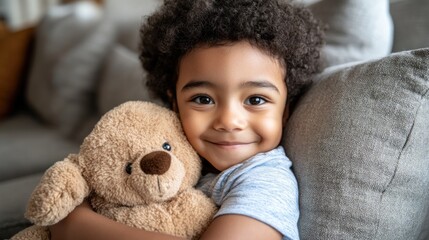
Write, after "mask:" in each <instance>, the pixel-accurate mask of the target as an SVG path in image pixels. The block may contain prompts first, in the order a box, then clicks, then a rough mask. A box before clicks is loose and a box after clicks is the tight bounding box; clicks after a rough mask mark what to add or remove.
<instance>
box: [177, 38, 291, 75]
mask: <svg viewBox="0 0 429 240" xmlns="http://www.w3.org/2000/svg"><path fill="white" fill-rule="evenodd" d="M183 60H191V61H192V60H193V61H195V63H194V64H197V65H198V64H204V63H207V62H213V61H214V62H216V61H219V62H220V64H222V63H224V62H222V61H225V60H230V61H236V63H240V62H242V61H249V60H259V61H264V62H271V63H274V64H276V65H278V66H279V68H280V69H282V70H284V71H285V70H286V68H285V61H284V59H282V58H280V57H277V56H275V55H274V54H271V53H270V52H269V51H268V50H266V49H264V48H262V47H260V46H258V45H257V44H254V43H251V42H249V41H247V40H240V41H228V42H219V43H217V44H208V43H202V44H198V45H196V46H195V47H194V48H192V49H191V50H190V51H189V52H187V53H186V54H184V56H183V57H182V58H181V59H180V61H179V66H178V67H179V68H180V67H181V64H182V63H183Z"/></svg>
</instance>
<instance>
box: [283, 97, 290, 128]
mask: <svg viewBox="0 0 429 240" xmlns="http://www.w3.org/2000/svg"><path fill="white" fill-rule="evenodd" d="M289 113H290V104H289V101H288V102H287V103H286V106H285V110H284V112H283V119H282V125H283V127H285V126H286V123H287V120H288V119H289Z"/></svg>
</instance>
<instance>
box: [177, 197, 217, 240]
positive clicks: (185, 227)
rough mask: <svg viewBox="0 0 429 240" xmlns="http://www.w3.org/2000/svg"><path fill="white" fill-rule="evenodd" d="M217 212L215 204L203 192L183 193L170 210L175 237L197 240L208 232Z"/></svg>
mask: <svg viewBox="0 0 429 240" xmlns="http://www.w3.org/2000/svg"><path fill="white" fill-rule="evenodd" d="M216 211H217V207H216V205H215V204H214V202H213V201H212V200H211V199H210V198H208V197H207V196H206V195H204V193H202V192H201V191H198V190H196V189H189V190H187V191H185V192H183V193H181V194H180V195H178V196H177V198H176V199H174V200H173V202H172V204H170V208H169V212H170V214H171V215H172V216H173V222H174V224H175V226H176V234H175V235H177V236H184V237H187V238H192V239H195V238H196V237H197V236H199V235H200V234H202V233H203V232H204V231H205V230H206V228H207V227H208V225H209V224H210V222H211V220H212V218H213V216H214V214H215V213H216Z"/></svg>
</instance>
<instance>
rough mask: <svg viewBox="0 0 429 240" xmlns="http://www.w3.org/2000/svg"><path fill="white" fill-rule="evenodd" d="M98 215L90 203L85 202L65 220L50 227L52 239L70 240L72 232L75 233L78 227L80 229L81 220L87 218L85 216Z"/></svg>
mask: <svg viewBox="0 0 429 240" xmlns="http://www.w3.org/2000/svg"><path fill="white" fill-rule="evenodd" d="M91 214H96V213H95V212H94V211H93V210H92V208H91V205H90V204H89V202H88V201H86V200H85V201H83V203H82V204H81V205H79V206H77V207H76V208H75V209H74V210H73V211H72V212H71V213H70V214H69V215H68V216H67V217H66V218H65V219H63V220H61V221H60V222H58V223H57V224H54V225H52V226H50V227H49V231H50V232H51V239H52V240H56V239H65V240H66V239H68V238H72V236H70V234H69V233H70V232H73V231H74V230H73V229H75V228H76V227H78V224H79V219H83V218H85V215H91Z"/></svg>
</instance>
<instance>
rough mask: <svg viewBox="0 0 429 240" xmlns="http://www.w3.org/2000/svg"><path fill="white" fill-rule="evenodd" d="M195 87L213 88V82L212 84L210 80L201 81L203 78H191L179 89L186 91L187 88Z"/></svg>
mask: <svg viewBox="0 0 429 240" xmlns="http://www.w3.org/2000/svg"><path fill="white" fill-rule="evenodd" d="M197 87H209V88H214V87H215V84H213V83H212V82H210V81H203V80H192V81H190V82H188V83H187V84H185V86H183V87H182V89H181V91H186V90H188V89H192V88H197Z"/></svg>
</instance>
